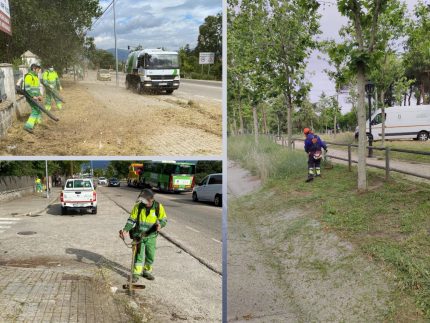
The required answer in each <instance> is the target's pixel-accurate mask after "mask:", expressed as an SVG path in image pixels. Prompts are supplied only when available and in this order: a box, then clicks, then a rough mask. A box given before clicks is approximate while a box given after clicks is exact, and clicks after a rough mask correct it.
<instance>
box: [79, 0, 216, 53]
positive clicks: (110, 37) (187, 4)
mask: <svg viewBox="0 0 430 323" xmlns="http://www.w3.org/2000/svg"><path fill="white" fill-rule="evenodd" d="M110 2H111V0H100V5H101V7H102V8H103V10H104V9H105V8H106V7H107V6H108V5H109V4H110ZM115 9H116V10H115V12H116V31H117V47H118V48H121V49H127V46H131V47H135V46H138V45H139V44H140V45H143V47H144V48H158V47H165V48H166V49H167V50H177V49H179V48H180V47H183V46H185V45H186V44H190V47H191V48H194V47H195V46H196V45H197V37H198V34H199V26H200V25H201V24H202V23H203V22H204V19H205V18H206V17H207V16H209V15H216V14H217V13H219V12H221V11H222V0H161V1H149V0H140V1H136V0H115ZM88 35H89V36H93V37H94V38H95V44H96V46H97V48H102V49H109V48H114V34H113V10H112V6H111V7H110V8H109V9H108V10H107V11H106V13H105V14H104V16H103V17H102V18H101V19H99V21H97V22H96V23H95V24H94V26H93V29H92V30H91V31H90V32H88Z"/></svg>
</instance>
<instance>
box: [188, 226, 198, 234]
mask: <svg viewBox="0 0 430 323" xmlns="http://www.w3.org/2000/svg"><path fill="white" fill-rule="evenodd" d="M185 227H186V228H187V229H189V230H191V231H194V232H197V233H200V231H199V230H196V229H194V228H192V227H189V226H188V225H186V226H185Z"/></svg>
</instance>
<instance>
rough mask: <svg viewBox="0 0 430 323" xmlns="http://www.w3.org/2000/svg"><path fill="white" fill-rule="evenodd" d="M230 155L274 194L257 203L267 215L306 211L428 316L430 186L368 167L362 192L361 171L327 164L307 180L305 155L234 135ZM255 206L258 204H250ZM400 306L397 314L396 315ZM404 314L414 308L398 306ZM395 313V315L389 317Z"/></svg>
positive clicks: (429, 315)
mask: <svg viewBox="0 0 430 323" xmlns="http://www.w3.org/2000/svg"><path fill="white" fill-rule="evenodd" d="M228 156H229V158H230V159H233V160H237V161H239V162H240V164H241V165H242V166H243V167H245V168H247V169H249V170H251V171H252V172H253V173H254V174H256V175H260V176H262V177H263V179H264V181H265V187H264V189H265V190H270V191H271V192H273V194H272V195H271V198H270V199H265V200H264V201H260V202H259V205H258V208H259V209H264V210H265V212H266V213H271V212H277V211H279V210H285V209H291V208H301V209H303V210H306V211H307V212H310V214H312V215H313V217H315V218H317V219H318V220H320V221H321V222H322V223H324V224H325V226H326V227H327V229H328V230H333V231H335V232H336V233H337V234H338V235H340V236H341V237H343V238H344V239H347V240H349V241H350V242H352V243H353V244H354V245H356V246H357V247H358V248H359V250H361V251H362V252H363V253H364V254H365V255H367V256H368V257H369V258H370V259H372V260H375V261H377V262H379V263H380V264H381V266H383V267H386V268H387V270H388V273H389V274H390V275H392V276H393V277H394V278H395V280H396V281H397V282H398V286H397V289H398V293H399V294H398V295H399V296H398V299H399V303H401V299H402V295H405V293H406V294H408V295H412V296H413V297H414V299H415V303H416V305H417V307H418V308H419V309H420V310H421V311H422V313H421V314H418V316H421V315H422V316H423V317H426V318H427V319H430V185H428V184H416V183H411V182H408V181H405V180H402V181H394V180H393V181H390V182H384V180H383V178H384V177H383V173H382V172H380V171H378V170H376V171H373V170H372V171H369V172H368V186H369V190H368V192H367V193H361V194H359V193H357V190H356V177H357V176H356V172H354V171H353V172H348V170H347V168H346V167H344V166H342V165H335V167H334V168H333V169H331V170H326V169H323V177H322V178H317V179H315V180H314V181H313V182H312V183H305V182H304V180H305V178H306V168H307V165H306V156H305V154H304V153H302V152H288V150H286V149H284V148H282V147H280V146H279V145H276V144H275V143H272V142H270V141H269V140H267V139H264V138H261V140H260V142H259V145H258V146H255V144H254V141H253V138H252V137H246V136H245V137H232V138H229V144H228ZM250 207H251V208H253V207H254V206H251V205H250ZM396 311H397V313H396ZM393 312H394V313H393V314H392V315H393V316H392V317H391V318H394V319H396V318H399V317H402V318H405V317H408V316H409V315H411V312H414V311H413V310H411V309H410V308H408V309H406V308H404V307H403V308H402V306H399V308H397V309H395V310H394V311H393ZM390 316H391V315H390Z"/></svg>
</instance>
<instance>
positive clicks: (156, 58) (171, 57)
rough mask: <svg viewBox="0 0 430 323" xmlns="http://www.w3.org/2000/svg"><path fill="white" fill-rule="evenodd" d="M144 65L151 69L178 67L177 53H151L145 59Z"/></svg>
mask: <svg viewBox="0 0 430 323" xmlns="http://www.w3.org/2000/svg"><path fill="white" fill-rule="evenodd" d="M146 67H147V68H153V69H170V68H179V59H178V55H177V54H152V55H148V57H147V59H146Z"/></svg>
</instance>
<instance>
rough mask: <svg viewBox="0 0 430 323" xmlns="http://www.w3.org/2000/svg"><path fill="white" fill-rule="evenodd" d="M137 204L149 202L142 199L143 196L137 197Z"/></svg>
mask: <svg viewBox="0 0 430 323" xmlns="http://www.w3.org/2000/svg"><path fill="white" fill-rule="evenodd" d="M137 202H139V203H143V204H145V205H146V204H148V203H149V201H148V200H147V199H146V198H144V197H143V196H139V197H138V198H137Z"/></svg>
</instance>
